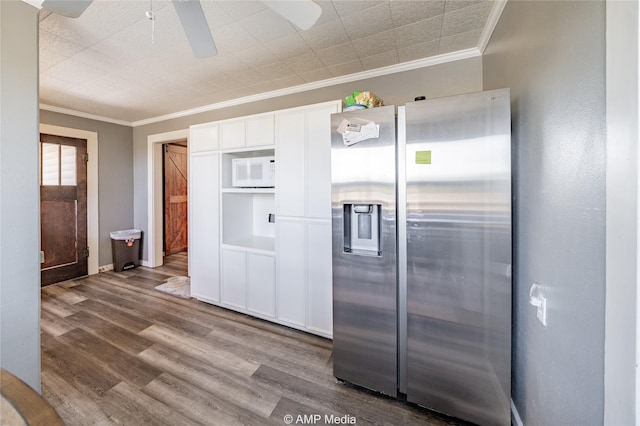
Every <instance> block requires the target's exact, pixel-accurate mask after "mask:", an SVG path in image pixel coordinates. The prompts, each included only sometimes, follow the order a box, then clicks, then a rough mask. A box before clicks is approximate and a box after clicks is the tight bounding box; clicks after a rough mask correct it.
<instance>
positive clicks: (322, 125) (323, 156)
mask: <svg viewBox="0 0 640 426" xmlns="http://www.w3.org/2000/svg"><path fill="white" fill-rule="evenodd" d="M338 108H339V107H338V105H337V104H335V103H334V104H331V105H324V106H321V107H318V108H317V109H313V110H311V111H309V112H307V135H306V136H307V146H306V148H307V152H306V157H307V158H306V160H307V162H306V164H307V181H306V194H307V206H306V216H307V217H312V218H318V219H331V114H334V113H336V112H338Z"/></svg>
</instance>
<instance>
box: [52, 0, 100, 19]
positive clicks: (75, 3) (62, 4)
mask: <svg viewBox="0 0 640 426" xmlns="http://www.w3.org/2000/svg"><path fill="white" fill-rule="evenodd" d="M92 1H93V0H43V2H42V8H43V9H47V10H48V11H51V12H53V13H57V14H58V15H62V16H66V17H67V18H77V17H78V16H80V15H82V12H84V11H85V9H86V8H87V7H89V5H90V4H91V2H92Z"/></svg>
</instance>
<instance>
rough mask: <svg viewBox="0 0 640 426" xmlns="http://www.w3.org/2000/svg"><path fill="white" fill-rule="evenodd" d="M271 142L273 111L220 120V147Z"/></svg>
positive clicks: (231, 147)
mask: <svg viewBox="0 0 640 426" xmlns="http://www.w3.org/2000/svg"><path fill="white" fill-rule="evenodd" d="M273 142H274V123H273V113H268V114H258V115H251V116H248V117H243V118H240V119H233V120H225V121H221V122H220V148H221V149H235V148H245V147H255V146H269V145H273Z"/></svg>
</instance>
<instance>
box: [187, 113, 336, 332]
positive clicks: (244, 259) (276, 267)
mask: <svg viewBox="0 0 640 426" xmlns="http://www.w3.org/2000/svg"><path fill="white" fill-rule="evenodd" d="M340 105H341V103H340V101H335V102H327V103H323V104H318V105H311V106H306V107H300V108H294V109H289V110H283V111H277V112H275V113H265V114H257V115H253V116H248V117H242V118H237V119H231V120H223V121H218V122H215V123H207V124H201V125H197V126H192V127H191V130H190V140H189V147H190V161H191V163H190V181H189V185H190V186H189V201H190V207H189V214H190V216H189V238H190V240H189V273H190V275H191V290H192V295H193V296H194V297H196V298H198V299H199V300H203V301H205V302H209V303H213V304H216V305H219V306H223V307H225V308H229V309H233V310H236V311H239V312H243V313H245V314H249V315H253V316H256V317H260V318H264V319H267V320H269V321H273V322H276V323H280V324H284V325H287V326H290V327H293V328H297V329H300V330H305V331H309V332H312V333H315V334H319V335H321V336H326V337H331V336H332V323H333V320H332V302H333V301H332V272H331V182H330V180H331V177H330V169H331V129H330V115H331V114H332V113H334V112H338V111H339V109H340ZM263 156H275V170H276V179H275V188H237V187H233V185H232V179H231V170H232V165H233V159H234V158H248V157H263ZM274 217H275V223H274V220H273V218H274Z"/></svg>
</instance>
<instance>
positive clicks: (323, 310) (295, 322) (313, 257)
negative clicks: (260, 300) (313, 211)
mask: <svg viewBox="0 0 640 426" xmlns="http://www.w3.org/2000/svg"><path fill="white" fill-rule="evenodd" d="M277 226H278V229H277V231H278V233H277V237H276V253H277V258H276V279H277V286H278V287H277V295H278V296H277V302H278V305H277V308H278V310H277V312H278V319H279V320H281V321H283V322H284V323H286V324H288V325H292V326H298V327H304V329H307V330H309V331H312V332H314V333H316V334H320V335H322V336H326V337H331V336H332V334H333V296H332V294H333V293H332V282H333V277H332V268H331V261H332V259H331V222H328V221H324V220H306V219H301V218H283V217H279V218H278V222H277Z"/></svg>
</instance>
